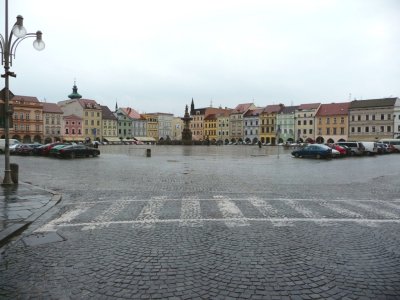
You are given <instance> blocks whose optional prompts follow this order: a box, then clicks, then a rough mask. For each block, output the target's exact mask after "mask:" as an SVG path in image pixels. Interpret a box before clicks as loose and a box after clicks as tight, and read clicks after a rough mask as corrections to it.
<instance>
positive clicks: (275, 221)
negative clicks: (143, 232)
mask: <svg viewBox="0 0 400 300" xmlns="http://www.w3.org/2000/svg"><path fill="white" fill-rule="evenodd" d="M171 200H173V201H175V202H176V201H181V205H180V206H179V205H178V206H177V207H179V208H180V212H177V214H174V216H180V217H179V218H176V217H172V218H166V215H165V213H164V215H163V211H164V210H163V209H164V205H165V204H166V203H167V201H171ZM202 201H212V202H214V203H215V208H214V209H217V210H218V212H219V214H217V215H216V218H207V217H205V218H204V217H202V205H201V202H202ZM239 201H243V202H247V203H249V205H252V206H253V207H254V208H255V209H257V210H258V211H259V212H260V213H261V215H262V217H261V218H257V217H253V216H248V217H246V216H245V215H244V214H243V212H242V211H241V210H240V208H239V206H238V205H237V203H238V202H239ZM273 201H277V202H279V203H285V204H286V205H287V206H288V207H291V208H293V209H294V210H295V211H296V212H298V213H300V214H301V215H302V216H304V217H286V215H287V212H288V211H287V210H285V209H282V208H276V207H275V206H274V205H272V204H273ZM363 201H366V200H363ZM100 203H103V204H104V201H101V202H100ZM341 203H342V204H346V205H347V204H349V205H352V206H354V207H357V208H361V209H363V210H365V211H368V212H369V213H370V214H375V215H377V217H378V215H380V216H383V219H377V218H376V217H373V218H368V217H365V215H364V214H361V213H359V212H356V211H352V210H350V209H348V208H344V207H341ZM96 204H99V203H98V202H93V201H90V202H83V203H82V202H80V204H79V205H77V206H76V208H72V209H70V210H68V211H67V212H66V213H64V214H63V215H62V216H60V217H58V218H56V219H54V220H52V221H50V222H49V223H47V224H46V225H44V226H42V227H40V228H39V229H37V230H36V231H35V232H46V231H56V230H57V228H59V227H68V226H82V230H88V229H95V228H101V227H104V226H109V225H113V224H132V225H133V226H134V227H141V228H152V227H154V226H155V225H156V224H166V223H174V222H178V223H179V226H186V227H200V226H204V223H205V222H224V223H225V225H226V226H228V227H236V226H248V225H249V222H250V221H251V222H262V221H268V222H271V223H272V225H273V226H294V222H315V223H317V224H318V225H322V226H327V225H334V223H335V222H336V223H339V222H355V223H357V224H361V225H363V226H379V224H382V223H400V218H399V213H395V212H397V211H398V210H399V209H400V207H399V205H400V203H399V202H398V201H397V200H396V201H383V200H370V202H369V204H367V203H363V202H362V201H359V200H350V199H348V200H343V199H341V200H340V201H334V202H332V201H331V200H329V201H327V200H321V199H320V200H317V199H314V200H309V199H308V201H307V202H305V201H303V200H294V199H279V200H277V199H262V198H258V197H256V196H255V197H249V198H247V199H241V200H238V199H231V198H229V197H228V196H226V195H215V196H213V198H207V199H198V198H197V196H190V197H185V198H183V199H170V198H168V197H167V196H158V197H153V198H151V199H147V200H139V199H129V200H125V199H123V200H113V202H110V206H109V207H108V209H106V210H105V211H103V212H102V213H100V214H98V215H97V217H95V218H94V219H93V221H89V222H79V220H78V222H76V220H75V219H76V218H77V217H78V216H79V215H80V214H83V213H85V212H86V211H87V210H88V209H91V212H93V211H96V209H97V206H95V205H96ZM243 204H245V203H243ZM316 204H318V205H319V206H322V207H326V208H327V209H330V210H332V211H333V212H336V213H337V214H339V215H340V216H343V217H339V218H332V217H330V216H329V214H328V216H327V217H325V216H323V215H321V214H320V213H318V206H315V205H316ZM370 204H379V205H380V207H385V205H386V207H385V208H386V209H381V208H378V207H374V206H373V205H370ZM69 205H72V204H69ZM129 205H133V206H135V207H136V208H141V210H140V213H139V215H138V216H137V218H135V219H133V220H127V221H118V216H119V214H120V213H121V212H123V211H124V210H125V209H126V208H127V207H128V206H129ZM307 205H310V207H308V206H307ZM388 207H391V208H392V210H394V212H389V211H388V210H389V208H388ZM203 209H204V207H203ZM169 212H170V210H169ZM203 213H206V214H207V211H204V212H203ZM88 215H89V216H90V215H94V214H93V213H91V214H88ZM73 220H75V223H72V221H73Z"/></svg>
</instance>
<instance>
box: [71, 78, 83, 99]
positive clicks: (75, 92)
mask: <svg viewBox="0 0 400 300" xmlns="http://www.w3.org/2000/svg"><path fill="white" fill-rule="evenodd" d="M68 98H70V99H81V98H82V96H81V95H80V94H78V88H77V86H76V81H74V86H73V88H72V94H70V95H68Z"/></svg>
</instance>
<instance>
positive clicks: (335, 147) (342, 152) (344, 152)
mask: <svg viewBox="0 0 400 300" xmlns="http://www.w3.org/2000/svg"><path fill="white" fill-rule="evenodd" d="M328 147H331V148H332V149H333V150H336V151H338V152H339V156H346V155H347V149H346V148H344V147H342V146H339V145H335V144H329V145H328Z"/></svg>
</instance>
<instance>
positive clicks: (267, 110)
mask: <svg viewBox="0 0 400 300" xmlns="http://www.w3.org/2000/svg"><path fill="white" fill-rule="evenodd" d="M283 107H284V105H283V104H274V105H267V106H266V107H265V108H264V109H263V113H267V114H272V113H278V112H280V111H281V110H282V109H283Z"/></svg>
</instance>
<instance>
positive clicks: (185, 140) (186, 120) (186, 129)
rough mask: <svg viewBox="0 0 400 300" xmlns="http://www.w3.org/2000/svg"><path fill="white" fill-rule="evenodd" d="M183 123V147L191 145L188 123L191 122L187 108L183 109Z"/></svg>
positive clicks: (190, 132)
mask: <svg viewBox="0 0 400 300" xmlns="http://www.w3.org/2000/svg"><path fill="white" fill-rule="evenodd" d="M181 120H182V121H183V130H182V144H183V145H192V131H191V130H190V126H189V125H190V121H191V120H193V118H192V117H190V115H189V111H188V106H187V105H186V108H185V116H184V117H183V118H181Z"/></svg>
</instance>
